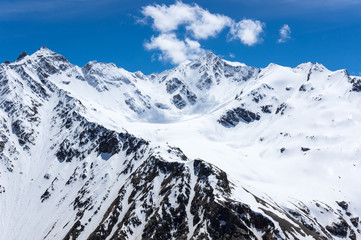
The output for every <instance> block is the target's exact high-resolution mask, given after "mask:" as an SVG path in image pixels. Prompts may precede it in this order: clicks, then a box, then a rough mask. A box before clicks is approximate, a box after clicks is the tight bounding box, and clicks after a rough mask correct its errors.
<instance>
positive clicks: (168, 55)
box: [145, 33, 205, 64]
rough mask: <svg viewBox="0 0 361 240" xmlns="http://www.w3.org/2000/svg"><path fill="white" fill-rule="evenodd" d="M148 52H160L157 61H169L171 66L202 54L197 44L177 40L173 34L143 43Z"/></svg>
mask: <svg viewBox="0 0 361 240" xmlns="http://www.w3.org/2000/svg"><path fill="white" fill-rule="evenodd" d="M145 48H146V49H148V50H160V51H161V52H162V54H160V55H159V60H170V61H171V62H172V63H173V64H179V63H182V62H185V61H187V60H192V59H195V58H197V57H198V56H199V55H201V54H204V53H205V51H204V50H203V49H202V48H201V45H200V44H199V42H197V41H194V40H191V39H189V38H186V39H185V40H184V41H182V40H180V39H178V38H177V36H176V35H175V34H174V33H162V34H160V35H159V36H157V37H154V36H153V37H152V38H151V40H150V42H147V43H145Z"/></svg>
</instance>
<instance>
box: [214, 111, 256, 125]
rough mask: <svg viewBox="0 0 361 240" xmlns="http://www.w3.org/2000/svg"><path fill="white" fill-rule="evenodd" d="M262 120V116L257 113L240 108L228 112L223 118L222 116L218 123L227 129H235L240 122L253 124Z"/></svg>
mask: <svg viewBox="0 0 361 240" xmlns="http://www.w3.org/2000/svg"><path fill="white" fill-rule="evenodd" d="M260 118H261V117H260V115H259V114H257V113H253V112H251V111H248V110H246V109H244V108H242V107H238V108H234V109H232V110H229V111H227V112H226V113H225V114H224V115H223V116H221V118H220V119H219V120H218V122H219V123H220V124H222V125H223V126H225V127H234V126H236V125H237V124H238V123H239V122H244V123H251V122H253V121H258V120H260Z"/></svg>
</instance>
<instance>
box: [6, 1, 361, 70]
mask: <svg viewBox="0 0 361 240" xmlns="http://www.w3.org/2000/svg"><path fill="white" fill-rule="evenodd" d="M281 29H283V31H282V33H283V35H282V36H281V33H280V31H281ZM43 45H45V46H47V47H48V48H50V49H52V50H53V51H55V52H58V53H60V54H62V55H64V56H65V57H67V58H68V60H69V61H70V62H71V63H73V64H77V65H80V66H83V65H85V64H86V63H87V62H88V61H91V60H98V61H103V62H114V63H115V64H117V66H120V67H123V68H125V69H127V70H129V71H137V70H140V71H143V72H144V73H146V74H150V73H152V72H160V71H162V70H165V69H168V68H171V67H172V66H174V65H176V64H178V63H179V62H182V61H184V60H191V59H193V58H196V57H197V56H198V55H201V54H203V53H204V52H207V51H212V52H214V53H215V54H217V55H219V56H221V57H223V58H225V59H227V60H231V61H232V60H233V61H239V62H244V63H246V64H247V65H251V66H256V67H265V66H267V65H268V64H269V63H271V62H273V63H277V64H280V65H285V66H291V67H295V66H297V65H298V64H300V63H302V62H308V61H310V62H320V63H322V64H324V65H325V66H326V67H327V68H329V69H331V70H337V69H342V68H346V69H348V71H349V72H350V73H351V74H353V75H361V1H360V0H318V1H313V0H303V1H299V0H268V1H263V0H223V1H219V0H218V1H216V0H200V1H186V0H184V1H182V2H180V1H178V2H177V1H146V0H137V1H134V0H122V1H117V0H102V1H99V0H11V1H7V0H0V61H1V62H3V61H5V60H10V61H14V60H15V59H16V58H17V56H18V55H19V54H20V53H21V52H22V51H27V52H28V53H33V52H35V51H36V50H37V49H38V48H40V47H41V46H43Z"/></svg>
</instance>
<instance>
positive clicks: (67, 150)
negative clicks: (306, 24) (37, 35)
mask: <svg viewBox="0 0 361 240" xmlns="http://www.w3.org/2000/svg"><path fill="white" fill-rule="evenodd" d="M360 106H361V77H357V76H350V75H349V74H348V72H347V71H346V70H338V71H330V70H328V69H327V68H326V67H325V66H323V65H322V64H319V63H303V64H300V65H299V66H297V67H295V68H290V67H283V66H279V65H277V64H270V65H268V66H267V67H266V68H256V67H250V66H247V65H245V64H243V63H238V62H230V61H227V60H223V59H221V58H219V57H218V56H216V55H214V54H213V53H208V54H206V55H203V56H201V57H200V58H199V59H197V60H194V61H191V62H186V63H184V64H181V65H179V66H177V67H175V68H173V69H170V70H166V71H164V72H162V73H159V74H155V73H154V74H150V75H144V74H143V73H142V72H134V73H132V72H128V71H126V70H125V69H123V68H119V67H117V66H116V65H115V64H112V63H100V62H97V61H91V62H89V63H88V64H86V65H85V66H84V67H79V66H76V65H73V64H71V63H70V62H69V61H68V60H67V59H66V58H65V57H64V56H62V55H60V54H58V53H55V52H53V51H51V50H49V49H48V48H46V47H42V48H40V49H39V50H38V51H37V52H35V53H34V54H32V55H27V54H26V53H22V54H20V56H19V58H18V59H17V60H16V61H14V62H10V61H6V62H5V63H2V64H0V239H92V240H93V239H94V240H95V239H351V240H356V239H361V226H360V225H361V222H360V218H359V217H360V216H361V188H360V185H361V178H360V176H361V165H360V163H361V152H360V149H361V141H360V138H359V133H361V109H360Z"/></svg>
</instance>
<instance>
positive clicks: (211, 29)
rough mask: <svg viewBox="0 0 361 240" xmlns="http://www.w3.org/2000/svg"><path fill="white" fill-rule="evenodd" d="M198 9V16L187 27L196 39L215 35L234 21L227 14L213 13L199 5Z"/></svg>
mask: <svg viewBox="0 0 361 240" xmlns="http://www.w3.org/2000/svg"><path fill="white" fill-rule="evenodd" d="M197 10H198V11H197V13H198V14H197V18H196V19H194V21H193V22H192V23H191V24H190V25H188V26H187V27H186V29H187V30H190V31H191V32H192V33H193V36H194V37H195V38H196V39H207V38H209V37H214V36H216V35H217V34H218V33H220V32H221V31H222V30H223V29H224V28H225V27H226V26H230V24H231V23H232V20H231V19H230V18H229V17H227V16H224V15H219V14H212V13H210V12H208V11H207V10H204V9H201V8H199V7H197Z"/></svg>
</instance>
